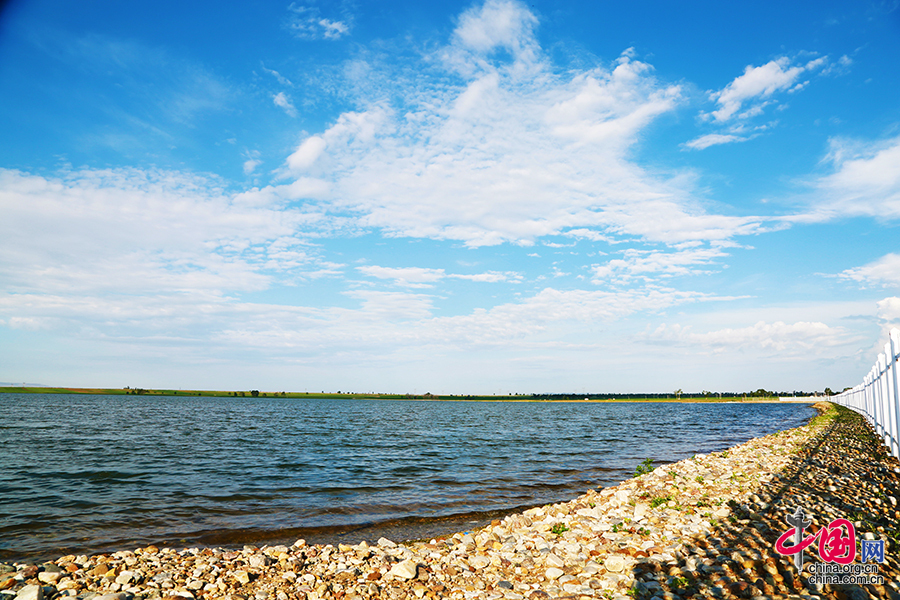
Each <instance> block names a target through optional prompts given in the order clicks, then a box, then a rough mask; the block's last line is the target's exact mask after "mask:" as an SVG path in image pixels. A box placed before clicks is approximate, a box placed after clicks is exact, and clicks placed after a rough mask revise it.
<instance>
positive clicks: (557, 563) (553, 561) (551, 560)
mask: <svg viewBox="0 0 900 600" xmlns="http://www.w3.org/2000/svg"><path fill="white" fill-rule="evenodd" d="M544 564H546V565H547V566H548V567H557V568H562V567H564V566H566V561H564V560H563V559H561V558H560V557H558V556H557V555H555V554H553V553H552V552H551V553H550V554H548V555H547V558H545V559H544Z"/></svg>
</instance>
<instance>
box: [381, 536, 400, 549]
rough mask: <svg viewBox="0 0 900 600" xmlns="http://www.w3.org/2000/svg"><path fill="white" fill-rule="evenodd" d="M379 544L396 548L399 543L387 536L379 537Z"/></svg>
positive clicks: (383, 546)
mask: <svg viewBox="0 0 900 600" xmlns="http://www.w3.org/2000/svg"><path fill="white" fill-rule="evenodd" d="M378 545H379V546H381V547H382V548H396V547H397V544H395V543H394V542H392V541H391V540H389V539H387V538H386V537H382V538H378Z"/></svg>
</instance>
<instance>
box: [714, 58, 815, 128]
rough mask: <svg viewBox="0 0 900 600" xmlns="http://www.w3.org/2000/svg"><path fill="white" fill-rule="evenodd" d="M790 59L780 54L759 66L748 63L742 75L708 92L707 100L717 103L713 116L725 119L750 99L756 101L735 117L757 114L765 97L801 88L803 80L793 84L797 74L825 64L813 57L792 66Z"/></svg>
mask: <svg viewBox="0 0 900 600" xmlns="http://www.w3.org/2000/svg"><path fill="white" fill-rule="evenodd" d="M791 62H792V61H791V59H789V58H788V57H786V56H783V57H781V58H778V59H775V60H772V61H769V62H768V63H766V64H764V65H762V66H760V67H754V66H750V65H748V66H747V67H746V68H745V69H744V74H743V75H741V76H739V77H737V78H735V79H734V81H732V82H731V83H729V84H728V85H727V86H725V87H724V88H723V89H722V90H720V91H718V92H714V93H712V94H711V95H710V99H711V100H714V101H715V102H716V103H717V104H718V105H719V109H718V110H715V111H713V112H712V113H711V114H712V116H713V118H714V119H715V120H716V121H717V122H719V123H723V122H726V121H729V120H730V119H732V118H733V117H734V116H735V115H736V114H737V113H738V112H739V111H740V110H741V108H742V106H743V105H744V104H745V103H746V102H752V101H756V102H759V104H757V105H755V106H751V107H750V108H749V109H747V110H746V111H745V112H744V113H741V114H740V115H738V116H739V118H742V119H746V118H749V117H751V116H755V115H757V114H759V113H760V112H761V110H762V108H763V106H764V105H765V104H766V99H768V98H771V97H772V96H773V95H774V94H775V93H776V92H780V91H786V90H791V89H792V88H793V90H794V91H796V90H798V89H800V88H802V87H803V85H804V82H800V83H799V84H798V83H797V80H798V79H799V78H800V76H801V75H803V73H806V72H809V71H814V70H816V69H819V68H821V67H823V66H824V65H825V64H826V63H827V58H826V57H821V58H817V59H815V60H811V61H809V62H807V63H806V64H801V65H792V64H791Z"/></svg>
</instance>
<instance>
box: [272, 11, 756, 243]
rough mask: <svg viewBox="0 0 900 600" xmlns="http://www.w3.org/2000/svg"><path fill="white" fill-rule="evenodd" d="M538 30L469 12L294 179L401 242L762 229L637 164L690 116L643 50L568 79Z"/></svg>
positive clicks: (678, 179)
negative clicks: (667, 120) (652, 139)
mask: <svg viewBox="0 0 900 600" xmlns="http://www.w3.org/2000/svg"><path fill="white" fill-rule="evenodd" d="M535 27H536V18H535V17H534V15H533V14H532V13H531V12H530V10H529V9H528V8H527V7H526V6H525V5H524V4H521V3H519V2H511V1H500V0H492V1H491V2H488V3H486V4H485V5H483V6H480V7H476V8H473V9H471V10H469V11H467V12H466V13H464V15H463V16H462V17H461V18H460V20H459V23H458V26H457V29H456V30H455V31H454V33H453V35H452V36H451V40H450V43H449V44H448V45H447V46H446V47H445V48H443V49H442V50H439V51H435V52H434V53H432V54H431V55H429V57H428V58H429V60H430V62H429V61H425V62H423V63H422V64H421V65H418V66H419V67H420V68H417V69H409V68H404V69H402V70H397V69H395V68H394V66H393V64H380V63H369V64H368V65H367V73H368V75H367V76H368V77H369V78H370V79H371V78H376V77H377V78H380V79H383V80H385V81H390V82H391V84H392V87H391V90H392V95H393V98H395V100H391V101H388V100H386V99H379V100H377V101H375V102H373V101H372V99H371V98H368V97H366V98H359V99H358V100H359V102H360V108H359V109H358V110H354V111H350V112H346V113H344V114H343V115H341V116H340V117H339V118H338V119H337V120H336V122H335V123H334V124H333V125H332V126H331V127H329V128H327V129H326V130H324V131H322V132H320V133H314V134H313V135H310V136H309V137H307V138H306V139H305V140H303V141H302V142H301V143H300V144H299V145H298V146H297V148H296V151H295V152H294V153H293V154H292V155H291V156H290V157H289V158H288V159H287V160H286V161H285V165H284V169H285V175H291V174H292V175H293V176H297V175H300V174H304V175H311V176H315V177H319V178H322V179H324V180H327V181H329V184H330V187H331V190H332V192H331V193H332V196H331V198H332V200H331V201H332V203H333V205H334V206H335V207H336V208H337V209H339V210H347V211H351V212H353V213H354V214H358V215H360V220H361V222H362V223H364V224H365V225H366V226H368V227H372V228H377V229H380V230H381V231H383V232H384V233H385V234H387V235H389V236H410V237H428V238H432V239H444V240H458V241H461V242H462V243H464V244H465V245H467V246H470V247H478V246H487V245H496V244H501V243H514V244H520V245H529V244H533V243H535V241H536V240H537V239H538V238H541V237H543V236H549V235H558V234H561V233H565V232H567V231H579V232H587V231H591V232H594V233H592V234H590V235H592V236H603V237H604V238H607V239H609V240H611V241H615V240H617V239H621V238H622V237H626V238H638V239H643V240H650V241H660V242H664V243H677V242H681V241H685V240H723V239H729V238H731V237H733V236H736V235H746V234H753V233H755V232H757V231H759V230H760V228H761V226H762V222H761V219H759V218H756V217H746V216H742V217H735V216H725V215H716V214H709V213H708V212H707V211H706V210H705V209H704V204H703V203H702V202H701V201H700V199H699V198H698V194H697V192H696V190H695V189H694V188H693V186H692V184H691V182H692V179H691V177H690V176H689V175H687V174H678V173H676V174H674V175H671V174H670V175H668V176H664V175H660V174H655V173H651V172H648V171H646V170H644V169H643V168H641V167H640V166H639V165H638V164H636V163H635V162H634V161H633V159H632V158H631V156H632V155H631V149H632V147H633V145H634V144H635V143H636V142H637V141H638V140H639V139H640V136H641V133H642V132H643V131H644V129H645V128H646V127H647V126H648V125H650V124H651V123H652V122H653V121H654V119H656V118H657V117H658V116H660V115H663V114H666V113H669V112H672V111H674V110H675V108H676V107H677V106H678V105H679V102H680V99H681V89H680V88H679V87H678V86H677V85H672V84H667V83H665V82H661V81H658V80H657V79H656V78H655V77H654V75H653V68H652V66H651V65H649V64H647V63H644V62H641V61H639V60H637V59H635V58H634V56H633V54H634V53H633V51H631V50H628V51H626V52H625V53H623V55H622V56H620V57H619V58H618V59H616V60H615V61H614V62H612V63H611V64H602V65H597V66H594V67H593V68H590V69H586V70H582V71H568V72H565V73H556V72H554V71H555V69H554V66H553V64H552V63H550V62H549V60H548V59H547V58H546V57H545V56H544V54H543V53H542V51H541V48H540V45H539V44H538V42H537V39H536V37H535V32H534V29H535ZM501 50H502V51H501ZM435 60H436V62H435ZM460 74H462V76H463V78H464V80H463V82H462V83H460V80H459V75H460ZM597 239H600V238H597Z"/></svg>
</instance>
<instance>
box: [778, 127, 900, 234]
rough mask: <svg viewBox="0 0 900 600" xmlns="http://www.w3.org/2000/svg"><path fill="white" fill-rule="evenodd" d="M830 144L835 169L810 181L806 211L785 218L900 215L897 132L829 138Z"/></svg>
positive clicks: (792, 219)
mask: <svg viewBox="0 0 900 600" xmlns="http://www.w3.org/2000/svg"><path fill="white" fill-rule="evenodd" d="M830 144H831V149H830V153H829V155H828V158H827V160H828V161H829V162H831V163H832V164H833V167H834V172H833V173H832V174H830V175H826V176H824V177H820V178H819V179H817V180H814V181H812V182H811V183H810V184H809V185H810V187H811V188H812V190H813V193H812V194H811V195H810V198H809V204H810V208H809V210H808V212H806V213H803V214H799V215H796V216H793V217H789V218H786V219H785V220H787V221H796V222H817V221H825V220H829V219H834V218H840V217H847V216H866V217H875V218H876V219H885V220H887V219H891V220H893V219H898V218H900V136H897V137H894V138H890V139H887V140H882V141H876V142H858V141H853V140H847V139H832V140H831V142H830Z"/></svg>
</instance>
